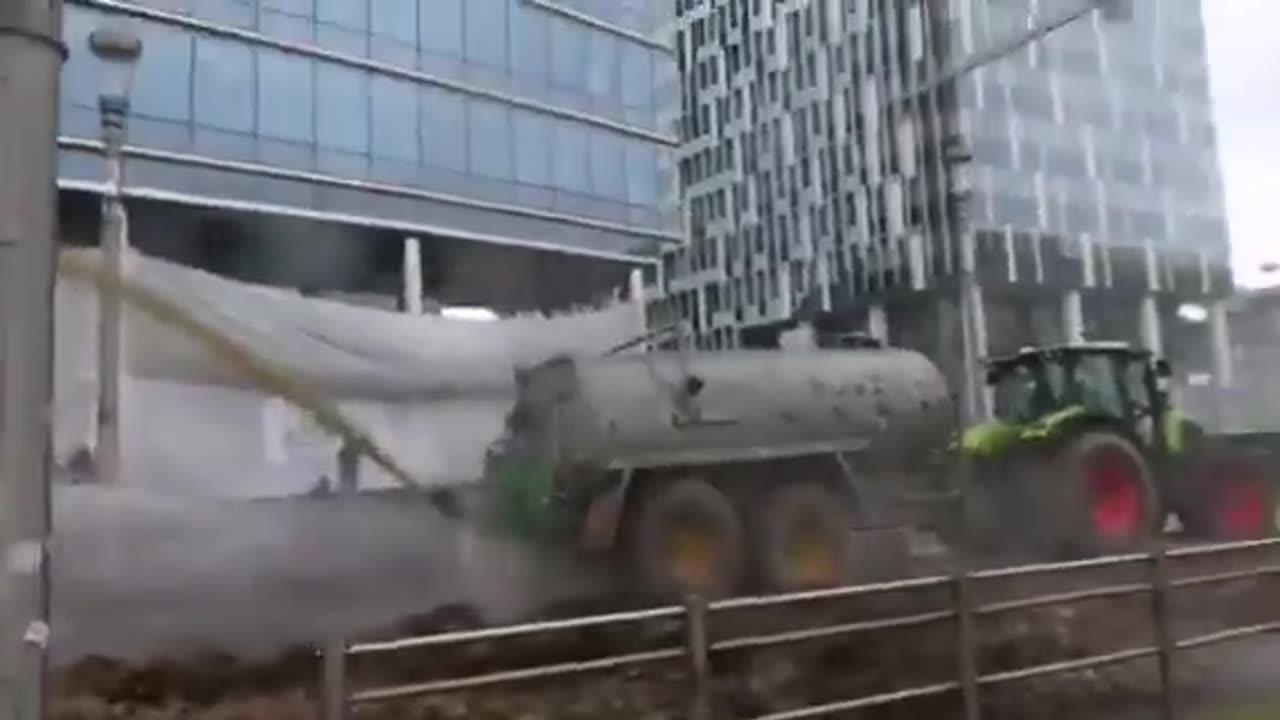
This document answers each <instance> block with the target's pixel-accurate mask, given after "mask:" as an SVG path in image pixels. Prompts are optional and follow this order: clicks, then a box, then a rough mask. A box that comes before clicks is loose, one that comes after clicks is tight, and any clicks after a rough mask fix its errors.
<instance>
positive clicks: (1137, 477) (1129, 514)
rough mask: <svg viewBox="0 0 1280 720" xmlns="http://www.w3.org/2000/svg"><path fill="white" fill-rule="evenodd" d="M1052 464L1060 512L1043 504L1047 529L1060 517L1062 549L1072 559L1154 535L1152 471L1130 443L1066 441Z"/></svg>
mask: <svg viewBox="0 0 1280 720" xmlns="http://www.w3.org/2000/svg"><path fill="white" fill-rule="evenodd" d="M1057 462H1058V463H1060V465H1059V469H1060V471H1061V472H1062V473H1063V475H1060V476H1059V482H1060V487H1059V488H1058V489H1059V490H1060V491H1062V492H1064V493H1065V496H1064V497H1063V500H1064V501H1065V503H1066V504H1065V507H1063V508H1061V510H1059V509H1057V508H1054V507H1052V506H1051V505H1046V506H1044V510H1045V512H1046V513H1047V514H1048V515H1049V517H1047V518H1045V520H1046V522H1047V523H1049V524H1050V525H1053V524H1056V518H1055V517H1054V514H1055V512H1061V511H1064V510H1065V515H1062V516H1061V518H1062V519H1063V520H1065V524H1064V525H1063V526H1062V530H1063V533H1062V537H1061V538H1060V539H1061V542H1062V545H1063V549H1064V550H1066V551H1067V552H1068V553H1069V554H1071V555H1075V556H1080V555H1084V556H1089V555H1099V554H1105V553H1115V552H1125V551H1128V550H1132V549H1135V548H1137V547H1139V546H1140V545H1141V544H1142V543H1143V541H1145V540H1147V539H1149V538H1150V537H1151V536H1152V535H1153V534H1154V533H1156V532H1158V531H1159V518H1160V511H1159V506H1160V501H1159V497H1158V496H1157V494H1156V491H1155V485H1154V482H1153V480H1152V477H1151V469H1150V468H1149V467H1148V465H1147V461H1146V459H1145V458H1144V457H1143V456H1142V453H1140V452H1139V451H1138V449H1137V448H1136V447H1134V445H1133V443H1131V442H1129V441H1128V440H1126V439H1124V438H1123V437H1121V436H1119V435H1114V434H1111V433H1105V432H1090V433H1085V434H1083V435H1081V436H1079V437H1077V438H1075V439H1073V440H1071V441H1070V442H1069V443H1068V444H1067V445H1066V446H1065V447H1064V448H1063V449H1062V451H1061V452H1060V453H1059V455H1058V457H1057Z"/></svg>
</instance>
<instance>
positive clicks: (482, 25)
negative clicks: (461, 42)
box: [372, 0, 508, 71]
mask: <svg viewBox="0 0 1280 720" xmlns="http://www.w3.org/2000/svg"><path fill="white" fill-rule="evenodd" d="M381 1H382V0H372V2H381ZM432 4H434V3H432ZM507 5H508V3H507V0H465V2H464V3H463V7H464V8H465V9H466V21H465V22H464V23H463V27H464V29H465V31H466V37H465V44H466V57H467V60H469V61H471V62H474V63H476V64H479V65H485V66H488V67H491V68H498V69H501V70H503V71H505V70H506V69H507Z"/></svg>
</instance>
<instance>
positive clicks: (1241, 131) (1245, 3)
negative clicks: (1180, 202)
mask: <svg viewBox="0 0 1280 720" xmlns="http://www.w3.org/2000/svg"><path fill="white" fill-rule="evenodd" d="M1147 1H1148V2H1160V1H1161V0H1147ZM1202 4H1203V6H1204V15H1205V23H1206V25H1207V27H1208V41H1209V63H1210V68H1211V74H1212V80H1211V83H1212V87H1213V94H1214V100H1215V105H1216V108H1217V118H1218V131H1219V137H1220V148H1221V150H1220V151H1221V156H1222V165H1223V177H1224V180H1225V182H1226V201H1227V213H1228V215H1229V217H1230V221H1231V239H1232V246H1233V256H1234V257H1233V260H1234V265H1235V269H1236V278H1237V281H1239V282H1241V283H1243V284H1247V285H1253V286H1257V285H1261V284H1271V283H1274V282H1277V281H1280V276H1277V277H1273V278H1268V277H1267V276H1265V275H1264V274H1263V273H1262V272H1260V270H1259V269H1258V266H1259V265H1260V264H1261V263H1263V262H1266V261H1280V244H1278V243H1276V242H1275V240H1274V239H1273V237H1274V235H1273V232H1274V230H1273V227H1274V223H1275V214H1276V207H1275V205H1276V203H1277V202H1280V200H1278V199H1277V197H1276V194H1275V193H1273V192H1272V190H1271V188H1272V186H1271V183H1272V182H1276V181H1278V180H1280V172H1277V169H1278V168H1280V133H1277V132H1276V128H1277V124H1278V123H1280V92H1276V82H1277V80H1278V79H1280V43H1278V42H1277V41H1276V38H1275V33H1274V32H1273V30H1274V28H1276V27H1280V2H1278V1H1277V0H1202Z"/></svg>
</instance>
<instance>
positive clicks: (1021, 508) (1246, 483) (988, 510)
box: [961, 343, 1276, 557]
mask: <svg viewBox="0 0 1280 720" xmlns="http://www.w3.org/2000/svg"><path fill="white" fill-rule="evenodd" d="M1170 376H1171V370H1170V367H1169V365H1168V363H1167V362H1165V361H1163V360H1160V359H1158V358H1156V357H1155V356H1154V355H1153V354H1152V353H1150V352H1148V351H1146V350H1141V349H1136V348H1133V347H1131V346H1129V345H1127V344H1124V343H1089V344H1079V345H1069V346H1060V347H1040V348H1028V349H1024V350H1022V351H1020V352H1018V353H1016V354H1014V355H1011V356H1008V357H1002V358H997V359H994V360H991V361H989V362H988V364H987V381H988V385H989V386H990V388H991V389H992V392H993V395H994V404H995V416H996V417H995V419H994V420H991V421H989V422H986V423H983V424H980V425H977V426H975V427H972V428H969V429H968V430H967V431H966V432H965V433H964V435H963V439H962V442H961V446H962V455H963V459H964V461H965V463H966V466H967V472H966V477H967V478H968V483H969V488H968V490H969V493H968V494H969V497H970V503H969V508H970V513H971V514H970V517H971V518H972V522H971V528H973V531H972V536H973V538H974V539H975V540H976V541H977V542H978V544H979V545H981V546H984V547H988V548H995V547H1001V548H1013V549H1016V550H1020V551H1022V552H1024V553H1026V554H1027V555H1030V556H1033V557H1064V556H1068V557H1070V556H1075V557H1079V556H1091V555H1097V554H1103V553H1109V552H1124V551H1127V550H1132V549H1135V548H1137V547H1138V546H1140V545H1141V544H1142V543H1143V542H1144V541H1146V540H1147V539H1148V538H1150V537H1152V536H1154V535H1156V534H1158V533H1160V532H1162V531H1163V530H1164V528H1165V526H1166V523H1167V520H1168V519H1169V516H1170V515H1173V516H1176V517H1177V518H1178V520H1179V522H1180V524H1181V526H1182V528H1183V529H1184V530H1185V531H1186V532H1187V533H1188V534H1189V535H1192V536H1195V537H1199V538H1211V539H1254V538H1259V537H1264V536H1268V535H1270V534H1272V533H1273V532H1274V531H1275V507H1276V503H1275V494H1276V488H1275V484H1274V481H1273V478H1272V475H1271V471H1272V468H1273V465H1274V464H1273V462H1272V453H1271V452H1270V451H1269V449H1267V448H1263V447H1260V446H1259V445H1258V443H1257V442H1255V441H1254V440H1256V439H1250V438H1233V437H1229V436H1217V437H1215V436H1210V435H1208V434H1206V433H1205V431H1204V429H1203V428H1202V427H1201V426H1200V425H1198V424H1197V423H1195V422H1194V421H1192V420H1190V419H1189V418H1187V417H1185V416H1183V415H1182V414H1181V413H1179V412H1178V411H1177V409H1176V408H1175V407H1174V406H1173V403H1172V401H1171V399H1170V396H1169V392H1168V386H1169V381H1170Z"/></svg>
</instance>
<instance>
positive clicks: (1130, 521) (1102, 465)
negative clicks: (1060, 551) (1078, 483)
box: [1085, 448, 1145, 540]
mask: <svg viewBox="0 0 1280 720" xmlns="http://www.w3.org/2000/svg"><path fill="white" fill-rule="evenodd" d="M1085 468H1086V474H1085V477H1086V478H1087V481H1088V484H1089V494H1090V498H1091V501H1092V518H1093V528H1094V531H1096V532H1097V533H1098V535H1100V536H1102V537H1103V538H1105V539H1108V540H1119V539H1124V538H1127V537H1130V536H1132V535H1134V534H1137V533H1139V532H1141V530H1142V518H1143V515H1144V507H1143V506H1144V505H1145V499H1144V498H1143V492H1142V471H1141V469H1140V468H1139V467H1138V465H1137V463H1135V462H1134V461H1133V458H1131V457H1129V455H1128V454H1127V453H1125V452H1123V451H1121V450H1118V449H1114V448H1103V449H1101V450H1097V451H1095V452H1093V453H1091V454H1090V455H1089V456H1088V458H1087V459H1086V461H1085Z"/></svg>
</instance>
